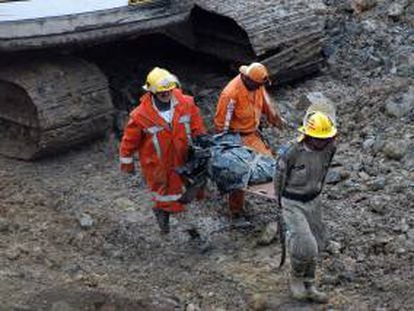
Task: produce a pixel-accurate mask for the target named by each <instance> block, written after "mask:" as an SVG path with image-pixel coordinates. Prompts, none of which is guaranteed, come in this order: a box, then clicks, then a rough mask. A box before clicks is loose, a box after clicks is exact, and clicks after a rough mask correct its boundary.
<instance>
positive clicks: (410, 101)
mask: <svg viewBox="0 0 414 311" xmlns="http://www.w3.org/2000/svg"><path fill="white" fill-rule="evenodd" d="M413 109H414V87H411V88H410V89H409V91H408V92H407V93H405V94H404V95H403V96H402V97H401V98H400V100H397V101H391V102H388V103H387V104H386V106H385V110H386V112H387V114H388V115H390V116H393V117H397V118H401V117H403V116H406V115H407V114H408V113H409V112H411V111H413Z"/></svg>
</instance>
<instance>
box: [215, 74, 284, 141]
mask: <svg viewBox="0 0 414 311" xmlns="http://www.w3.org/2000/svg"><path fill="white" fill-rule="evenodd" d="M266 97H267V95H266V90H265V88H264V86H262V87H260V88H259V89H258V90H256V91H252V92H249V91H248V90H247V88H246V87H245V86H244V84H243V81H242V80H241V76H240V75H238V76H237V77H235V78H234V79H233V80H231V81H230V82H229V84H227V86H226V87H225V88H224V90H223V91H222V93H221V95H220V98H219V101H218V103H217V111H216V115H215V117H214V125H215V127H216V130H218V131H220V132H221V131H223V129H224V127H225V123H226V116H227V115H228V113H229V110H230V113H231V120H230V124H229V128H228V129H229V130H231V131H235V132H240V133H243V134H248V133H253V132H256V130H257V128H258V126H259V124H260V118H261V116H262V113H263V114H264V115H265V116H266V118H267V120H268V122H269V123H270V124H272V125H281V119H280V117H279V116H278V115H277V113H276V112H275V111H274V109H273V108H272V107H271V106H270V104H269V103H268V101H267V100H266ZM230 101H233V102H234V111H231V109H232V108H230V107H231V105H229V103H230Z"/></svg>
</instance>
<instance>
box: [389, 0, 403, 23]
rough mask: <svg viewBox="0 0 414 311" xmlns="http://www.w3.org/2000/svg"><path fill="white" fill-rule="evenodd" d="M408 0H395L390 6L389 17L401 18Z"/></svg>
mask: <svg viewBox="0 0 414 311" xmlns="http://www.w3.org/2000/svg"><path fill="white" fill-rule="evenodd" d="M407 4H408V1H400V2H393V3H391V5H390V6H389V7H388V11H387V14H388V17H390V18H392V19H393V20H399V19H401V17H402V15H403V14H404V10H405V7H406V6H407Z"/></svg>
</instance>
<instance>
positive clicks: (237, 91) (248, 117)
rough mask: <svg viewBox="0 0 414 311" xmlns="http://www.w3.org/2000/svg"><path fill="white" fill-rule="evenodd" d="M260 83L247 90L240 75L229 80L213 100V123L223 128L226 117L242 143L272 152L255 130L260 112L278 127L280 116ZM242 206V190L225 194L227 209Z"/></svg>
mask: <svg viewBox="0 0 414 311" xmlns="http://www.w3.org/2000/svg"><path fill="white" fill-rule="evenodd" d="M267 96H268V95H267V94H266V90H265V88H264V86H261V87H259V88H258V89H257V90H255V91H249V90H248V89H247V88H246V86H245V85H244V84H243V81H242V79H241V75H240V74H239V75H238V76H236V77H235V78H234V79H233V80H232V81H230V82H229V83H228V84H227V86H226V87H225V88H224V90H223V91H222V93H221V95H220V98H219V100H218V103H217V110H216V115H215V117H214V125H215V127H216V130H217V131H218V132H221V131H223V130H224V129H225V126H226V118H229V117H230V119H229V124H228V125H229V126H228V130H229V131H232V132H239V133H240V134H241V138H242V141H243V144H244V145H245V146H248V147H250V148H252V149H254V150H256V151H257V152H259V153H262V154H265V155H272V152H271V150H270V148H269V147H268V146H267V145H266V144H265V143H264V142H263V141H262V140H261V138H260V136H259V135H258V133H257V129H258V127H259V124H260V119H261V116H262V114H264V115H265V116H266V118H267V120H268V122H269V123H270V124H272V125H274V126H278V127H281V125H282V120H281V118H280V116H279V115H278V114H277V113H276V112H275V111H274V109H273V107H271V105H270V104H269V102H268V100H267V99H266V98H268V97H267ZM243 206H244V192H243V191H239V190H237V191H234V192H232V193H231V194H230V196H229V208H230V212H231V213H233V214H237V213H240V212H242V209H243Z"/></svg>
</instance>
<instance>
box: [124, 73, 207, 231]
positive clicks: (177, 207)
mask: <svg viewBox="0 0 414 311" xmlns="http://www.w3.org/2000/svg"><path fill="white" fill-rule="evenodd" d="M143 88H144V90H146V91H147V92H146V93H145V94H144V95H143V96H142V97H141V99H140V104H139V105H138V107H136V108H135V109H134V110H133V111H132V112H131V114H130V119H129V121H128V123H127V125H126V127H125V130H124V135H123V137H122V141H121V145H120V163H121V170H122V171H123V172H126V173H133V172H134V171H135V167H134V161H133V156H134V154H135V153H136V152H137V153H138V158H139V161H140V164H141V170H142V173H143V175H144V178H145V180H146V183H147V186H148V187H149V188H150V190H151V191H152V194H153V201H154V203H155V204H154V206H153V211H154V214H155V216H156V219H157V222H158V225H159V227H160V230H161V233H163V234H168V233H169V231H170V226H169V220H170V215H175V216H177V220H178V221H179V222H182V221H184V223H187V224H188V219H185V218H186V214H188V213H184V212H185V206H184V205H183V204H181V203H180V202H179V201H178V200H179V199H180V197H181V195H182V193H183V191H184V184H183V180H182V179H181V177H180V176H179V175H178V173H177V172H176V168H178V167H180V166H182V165H184V163H185V162H186V157H187V151H188V147H189V145H190V144H191V142H192V140H193V139H194V138H195V137H197V136H198V135H201V134H204V133H205V127H204V123H203V120H202V118H201V115H200V111H199V108H198V107H197V106H196V105H195V103H194V100H193V98H192V97H191V96H188V95H185V94H183V92H182V90H181V89H180V88H179V81H178V79H177V77H176V76H174V75H173V74H171V73H170V72H169V71H167V70H165V69H162V68H158V67H155V68H154V69H153V70H152V71H151V72H150V73H149V74H148V76H147V80H146V83H145V85H144V86H143ZM187 217H188V216H187ZM183 219H184V220H183ZM190 222H191V221H190ZM185 229H186V230H187V231H188V233H189V234H190V236H191V237H192V238H193V239H199V238H200V235H199V233H198V231H197V229H195V228H194V226H192V225H190V227H187V228H185Z"/></svg>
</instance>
